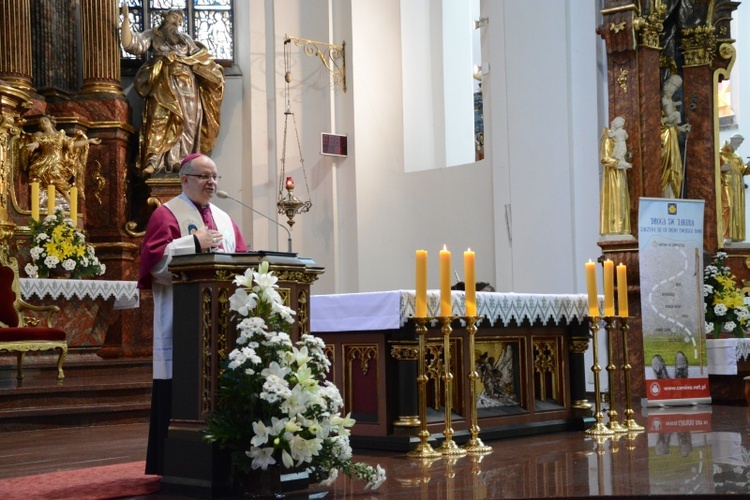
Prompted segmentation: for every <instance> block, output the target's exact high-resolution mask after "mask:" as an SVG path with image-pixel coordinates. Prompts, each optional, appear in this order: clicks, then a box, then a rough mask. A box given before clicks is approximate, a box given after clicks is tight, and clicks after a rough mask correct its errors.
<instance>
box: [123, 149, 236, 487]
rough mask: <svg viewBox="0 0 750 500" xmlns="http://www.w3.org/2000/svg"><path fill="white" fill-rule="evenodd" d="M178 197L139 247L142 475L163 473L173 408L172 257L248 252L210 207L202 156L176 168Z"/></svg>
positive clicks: (214, 176)
mask: <svg viewBox="0 0 750 500" xmlns="http://www.w3.org/2000/svg"><path fill="white" fill-rule="evenodd" d="M179 177H180V184H181V186H182V193H181V194H180V195H179V196H177V197H175V198H173V199H171V200H169V201H168V202H166V203H165V204H163V205H161V206H160V207H159V208H157V209H156V210H155V211H154V213H153V215H151V218H150V219H149V222H148V226H147V227H146V234H145V236H144V238H143V245H142V247H141V266H140V277H139V280H138V286H139V287H140V288H151V289H152V290H153V295H154V347H153V357H154V359H153V370H154V372H153V379H154V384H153V393H152V396H151V424H150V427H149V436H148V451H147V453H146V474H160V475H161V474H162V464H163V457H164V455H163V444H164V438H165V437H166V435H167V429H168V428H169V419H170V416H171V406H172V275H171V273H170V272H169V270H168V266H169V263H170V261H171V260H172V257H174V256H175V255H185V254H193V253H200V252H227V253H235V252H247V245H246V244H245V241H244V239H243V238H242V234H241V233H240V230H239V228H238V227H237V224H236V223H235V222H234V221H233V220H232V219H231V217H229V215H228V214H227V213H226V212H224V211H223V210H221V209H220V208H218V207H217V206H215V205H213V204H212V203H211V199H212V198H213V197H214V196H215V195H216V190H217V189H218V182H219V175H218V171H217V168H216V164H215V163H214V162H213V160H211V158H209V157H208V156H206V155H203V154H200V153H196V154H191V155H188V156H186V157H185V158H184V159H183V160H182V162H181V164H180V171H179Z"/></svg>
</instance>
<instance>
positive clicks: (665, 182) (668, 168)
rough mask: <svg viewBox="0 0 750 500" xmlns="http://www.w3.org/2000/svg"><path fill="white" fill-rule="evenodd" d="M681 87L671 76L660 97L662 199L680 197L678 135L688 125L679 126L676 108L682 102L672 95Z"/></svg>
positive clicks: (675, 77) (679, 115) (685, 129)
mask: <svg viewBox="0 0 750 500" xmlns="http://www.w3.org/2000/svg"><path fill="white" fill-rule="evenodd" d="M681 86H682V78H681V77H680V76H679V75H672V76H670V77H669V78H668V79H667V81H666V82H665V83H664V88H663V90H662V96H661V167H662V176H661V190H662V196H664V198H679V197H680V196H681V195H682V180H683V166H682V153H681V152H680V133H682V132H684V133H689V132H690V124H689V123H686V124H684V125H680V122H681V121H682V115H681V114H680V111H679V110H678V109H677V108H679V107H680V106H682V101H675V100H674V94H675V93H676V92H677V91H678V90H679V88H680V87H681Z"/></svg>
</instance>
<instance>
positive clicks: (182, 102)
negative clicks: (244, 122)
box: [121, 2, 224, 177]
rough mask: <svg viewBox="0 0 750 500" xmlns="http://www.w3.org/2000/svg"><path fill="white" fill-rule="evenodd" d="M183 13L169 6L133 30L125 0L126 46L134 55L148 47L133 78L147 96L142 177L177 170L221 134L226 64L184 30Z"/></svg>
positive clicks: (139, 165)
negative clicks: (158, 18) (152, 22)
mask: <svg viewBox="0 0 750 500" xmlns="http://www.w3.org/2000/svg"><path fill="white" fill-rule="evenodd" d="M183 19H184V13H183V12H182V11H181V10H179V9H172V10H168V11H166V12H165V13H164V15H163V20H162V23H161V24H160V25H159V26H158V27H156V28H153V29H149V30H146V31H144V32H143V33H135V32H132V31H131V30H130V18H129V17H128V5H127V2H124V3H123V5H122V26H121V40H122V48H123V49H124V50H125V51H127V52H129V53H131V54H134V55H142V54H145V53H146V52H148V51H150V55H149V59H148V60H147V61H146V62H145V63H144V64H143V66H141V68H140V69H139V70H138V73H137V75H136V77H135V83H134V86H135V90H136V91H137V92H138V95H140V96H141V97H143V98H144V99H145V106H144V109H143V124H142V125H141V131H140V137H139V141H138V143H139V145H138V148H139V151H138V160H137V161H136V168H137V169H138V170H139V171H140V174H141V176H143V177H149V176H151V175H152V174H153V173H154V172H158V171H165V172H172V173H176V172H177V171H178V170H179V169H180V161H181V160H182V159H183V158H185V157H186V156H188V155H190V154H192V153H204V154H206V153H210V152H211V151H212V150H213V148H214V144H215V142H216V137H217V136H218V135H219V128H220V108H221V101H222V99H223V98H224V68H222V67H221V66H220V65H219V64H217V63H216V62H215V61H214V58H213V56H211V54H209V53H208V51H207V50H206V48H205V47H204V46H203V45H201V44H200V43H199V42H196V41H194V40H193V39H192V38H190V37H189V36H187V35H185V34H184V33H181V32H180V26H182V22H183Z"/></svg>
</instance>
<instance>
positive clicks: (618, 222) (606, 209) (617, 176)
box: [599, 116, 632, 234]
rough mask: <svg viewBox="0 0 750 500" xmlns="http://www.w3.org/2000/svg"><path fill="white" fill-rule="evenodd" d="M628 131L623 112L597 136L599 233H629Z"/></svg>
mask: <svg viewBox="0 0 750 500" xmlns="http://www.w3.org/2000/svg"><path fill="white" fill-rule="evenodd" d="M627 138H628V133H627V131H626V130H625V119H624V118H623V117H622V116H618V117H616V118H615V119H614V120H612V124H611V126H610V128H605V129H604V131H603V132H602V137H601V140H600V153H601V156H600V158H601V162H602V165H604V172H603V174H602V197H601V198H602V199H601V204H602V206H601V214H600V215H601V216H600V221H599V233H600V234H630V192H629V190H628V175H627V171H628V169H629V168H630V167H631V166H632V165H631V163H630V162H628V161H627V159H626V158H627V156H628V148H627V143H626V141H627Z"/></svg>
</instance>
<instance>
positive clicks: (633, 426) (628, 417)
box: [620, 317, 645, 432]
mask: <svg viewBox="0 0 750 500" xmlns="http://www.w3.org/2000/svg"><path fill="white" fill-rule="evenodd" d="M629 329H630V327H629V326H628V318H626V317H621V318H620V332H621V333H622V355H623V361H622V363H623V364H622V371H623V372H624V373H625V421H624V422H623V425H624V427H625V430H626V431H627V432H642V431H644V430H645V428H644V427H643V426H642V425H639V424H638V423H637V422H636V421H635V420H634V419H633V415H634V414H635V412H634V411H633V405H632V403H631V394H630V369H631V368H632V367H631V366H630V359H629V358H628V330H629Z"/></svg>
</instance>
